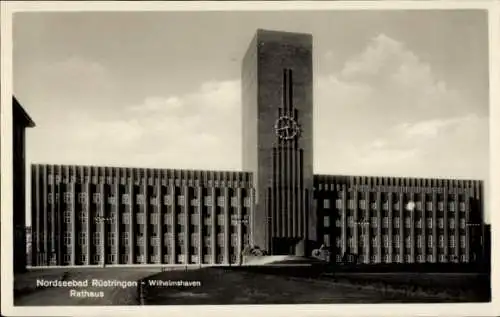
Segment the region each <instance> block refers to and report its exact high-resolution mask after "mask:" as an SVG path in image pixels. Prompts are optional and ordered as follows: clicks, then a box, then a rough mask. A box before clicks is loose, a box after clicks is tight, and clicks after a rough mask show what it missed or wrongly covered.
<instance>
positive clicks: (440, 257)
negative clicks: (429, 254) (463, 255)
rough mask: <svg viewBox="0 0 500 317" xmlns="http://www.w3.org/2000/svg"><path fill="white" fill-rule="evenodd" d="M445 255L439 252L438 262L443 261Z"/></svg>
mask: <svg viewBox="0 0 500 317" xmlns="http://www.w3.org/2000/svg"><path fill="white" fill-rule="evenodd" d="M445 258H446V257H445V255H444V254H440V255H439V262H445Z"/></svg>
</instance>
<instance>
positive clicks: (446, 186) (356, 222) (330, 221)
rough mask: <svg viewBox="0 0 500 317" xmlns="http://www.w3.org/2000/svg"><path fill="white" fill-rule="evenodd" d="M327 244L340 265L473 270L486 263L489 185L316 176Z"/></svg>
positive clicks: (323, 237)
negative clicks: (353, 260) (352, 258)
mask: <svg viewBox="0 0 500 317" xmlns="http://www.w3.org/2000/svg"><path fill="white" fill-rule="evenodd" d="M315 189H316V190H315V192H314V194H315V200H314V201H315V209H316V212H317V213H318V218H319V219H321V221H319V222H318V223H319V224H320V226H321V228H320V229H319V230H320V231H321V235H320V236H319V237H318V240H319V241H322V242H323V244H324V245H325V246H326V247H327V248H328V249H330V250H331V254H332V257H333V258H332V259H331V260H332V261H337V262H341V261H342V258H343V256H344V255H345V254H353V255H356V256H357V257H358V262H360V263H450V262H451V263H469V262H478V261H482V260H484V259H485V256H487V250H485V247H484V243H483V241H482V240H483V237H484V222H483V214H482V210H483V198H482V195H483V183H482V182H481V181H469V180H446V179H417V178H388V177H354V176H331V175H316V176H315Z"/></svg>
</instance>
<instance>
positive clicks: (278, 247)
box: [271, 238, 301, 255]
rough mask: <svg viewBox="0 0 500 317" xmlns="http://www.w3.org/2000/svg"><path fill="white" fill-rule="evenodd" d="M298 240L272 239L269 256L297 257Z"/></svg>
mask: <svg viewBox="0 0 500 317" xmlns="http://www.w3.org/2000/svg"><path fill="white" fill-rule="evenodd" d="M300 240H301V239H297V238H273V243H272V250H271V252H272V253H271V254H273V255H297V246H298V245H299V242H300Z"/></svg>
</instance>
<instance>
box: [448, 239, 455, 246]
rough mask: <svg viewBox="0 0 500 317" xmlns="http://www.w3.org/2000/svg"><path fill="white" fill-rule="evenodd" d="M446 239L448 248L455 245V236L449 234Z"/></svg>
mask: <svg viewBox="0 0 500 317" xmlns="http://www.w3.org/2000/svg"><path fill="white" fill-rule="evenodd" d="M448 241H449V245H450V248H455V245H456V241H455V236H450V237H449V240H448Z"/></svg>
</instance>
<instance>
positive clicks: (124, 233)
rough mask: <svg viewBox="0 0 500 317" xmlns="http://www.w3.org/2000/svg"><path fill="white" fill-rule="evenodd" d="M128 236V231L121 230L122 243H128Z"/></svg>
mask: <svg viewBox="0 0 500 317" xmlns="http://www.w3.org/2000/svg"><path fill="white" fill-rule="evenodd" d="M129 238H130V233H128V232H122V241H123V244H125V245H128V244H129Z"/></svg>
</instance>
